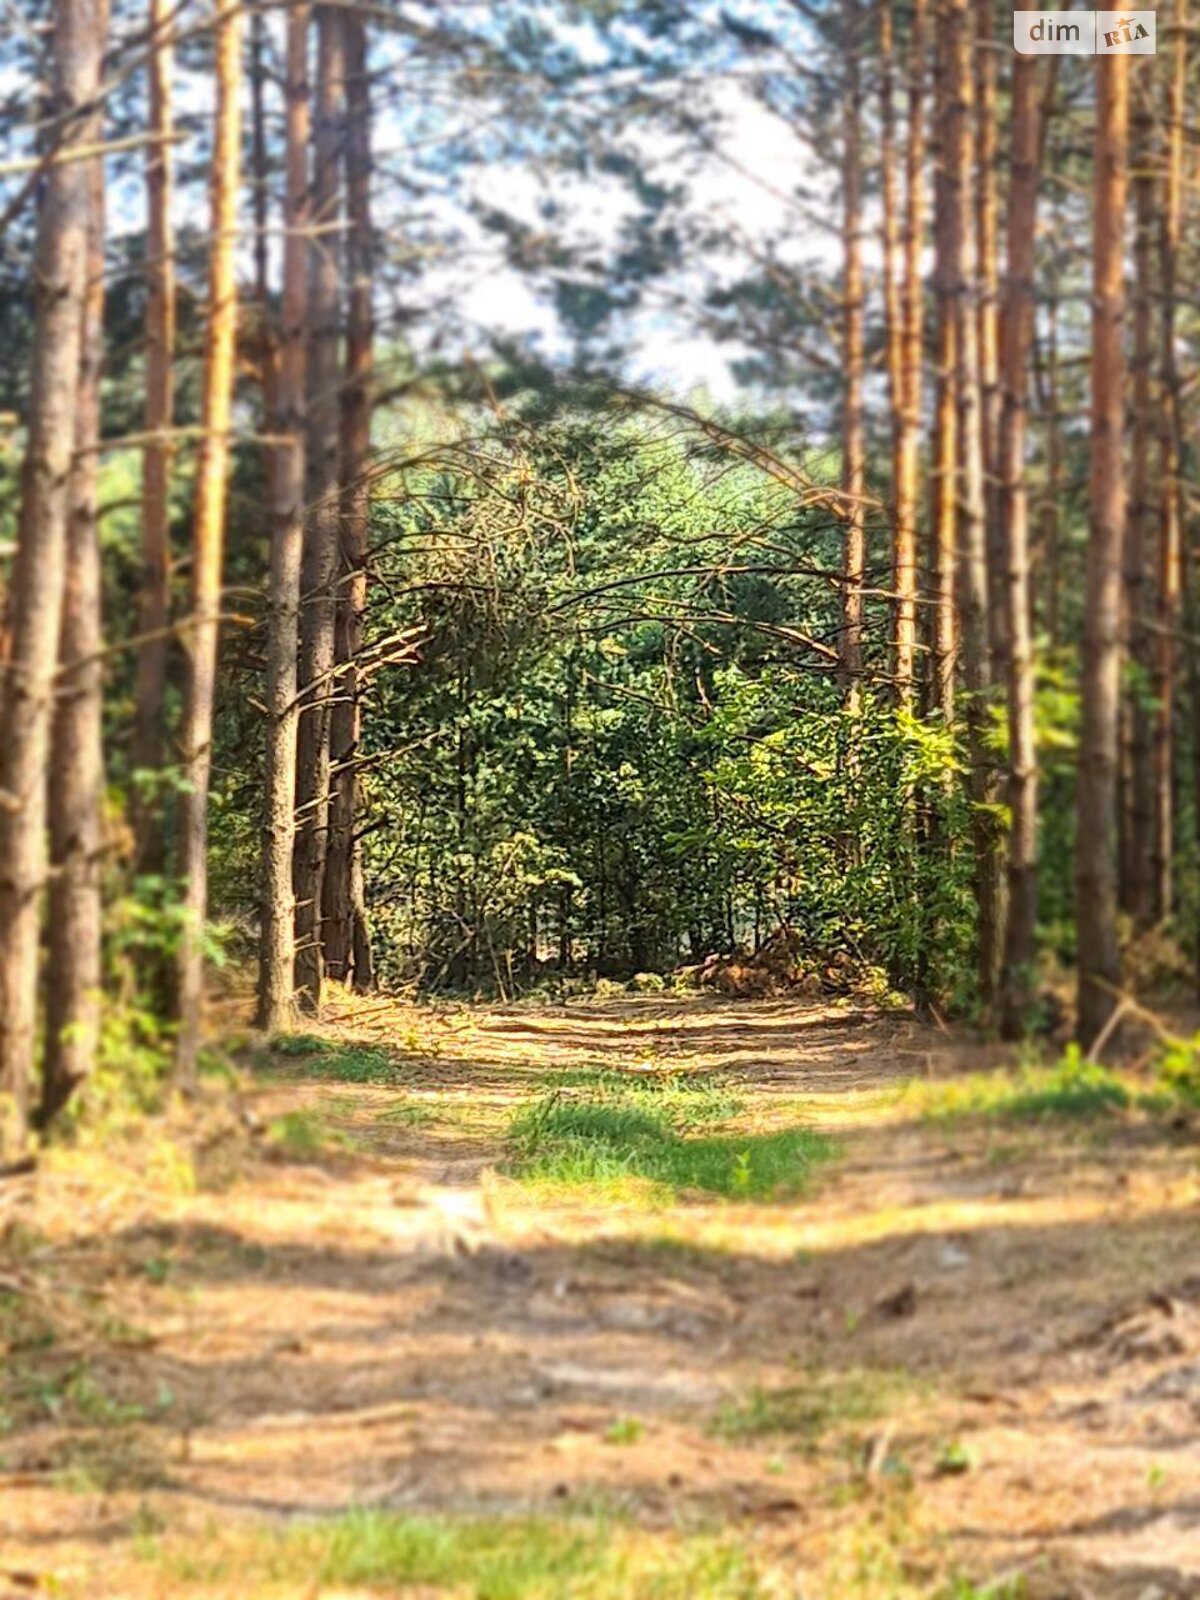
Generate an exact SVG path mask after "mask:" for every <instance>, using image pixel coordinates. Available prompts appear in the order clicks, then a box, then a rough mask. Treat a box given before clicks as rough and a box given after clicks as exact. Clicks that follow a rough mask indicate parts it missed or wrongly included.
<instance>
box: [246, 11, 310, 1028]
mask: <svg viewBox="0 0 1200 1600" xmlns="http://www.w3.org/2000/svg"><path fill="white" fill-rule="evenodd" d="M309 24H310V13H309V7H308V6H307V5H305V4H302V3H301V4H295V5H293V6H292V7H291V8H290V9H289V11H288V14H287V47H286V49H287V65H286V110H285V117H286V126H287V134H286V139H287V155H286V167H287V180H286V181H287V197H286V201H285V218H284V246H283V328H282V339H281V350H280V367H279V387H278V393H277V398H278V412H277V415H276V418H275V426H274V432H275V433H276V434H278V435H279V436H280V437H281V438H282V439H283V440H284V441H285V442H284V443H282V444H280V445H278V446H277V447H276V450H275V453H274V470H273V472H272V478H271V491H272V505H271V522H272V526H271V570H270V577H269V593H268V610H267V727H266V746H265V771H264V775H263V813H264V820H263V832H264V845H263V891H262V892H263V901H262V923H261V947H260V952H259V991H258V1020H259V1024H260V1026H261V1027H263V1028H266V1029H268V1030H269V1031H271V1032H277V1031H278V1030H279V1029H280V1028H284V1027H286V1026H287V1024H288V1023H289V1022H290V1021H291V1017H292V994H293V989H294V984H295V972H294V969H295V960H296V936H295V914H296V898H295V891H294V889H293V885H292V853H293V849H294V846H295V838H296V816H295V811H296V739H297V729H298V727H299V722H300V711H299V707H298V705H297V702H296V693H297V688H298V673H297V651H298V648H299V642H300V564H301V556H302V552H303V548H304V481H305V474H304V457H305V426H306V410H307V392H306V373H307V367H308V344H307V336H308V328H307V322H308V272H309V252H310V250H311V241H310V237H309V229H310V221H311V209H310V195H309V187H308V145H309V134H310V126H309V124H310V120H311V119H310V112H309V79H308V41H309Z"/></svg>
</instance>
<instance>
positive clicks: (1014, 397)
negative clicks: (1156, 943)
mask: <svg viewBox="0 0 1200 1600" xmlns="http://www.w3.org/2000/svg"><path fill="white" fill-rule="evenodd" d="M1037 77H1038V66H1037V57H1036V56H1026V55H1018V56H1016V57H1015V58H1014V60H1013V87H1012V167H1011V178H1010V181H1009V190H1008V260H1007V263H1006V270H1005V278H1004V305H1003V311H1002V316H1001V328H1002V344H1001V351H1000V383H1001V395H1002V407H1001V413H1000V439H999V472H1000V517H1001V527H1002V530H1003V536H1004V550H1005V585H1004V590H1003V595H1002V598H1003V603H1004V609H1005V612H1006V620H1007V632H1008V643H1009V651H1008V807H1009V813H1010V816H1011V824H1010V831H1009V841H1008V922H1007V926H1006V929H1005V945H1004V968H1003V979H1002V990H1001V1003H1000V1025H1001V1029H1002V1031H1003V1033H1004V1035H1005V1037H1006V1038H1010V1039H1011V1038H1015V1037H1017V1036H1018V1035H1019V1034H1020V1033H1021V1031H1022V1029H1024V1028H1025V1027H1027V1026H1028V1023H1029V1013H1030V1006H1031V1002H1032V998H1033V970H1034V961H1035V960H1036V957H1037V795H1038V767H1037V746H1036V743H1035V739H1034V700H1033V696H1034V651H1033V627H1032V594H1031V581H1030V570H1029V495H1028V490H1027V488H1026V469H1025V438H1026V421H1027V398H1028V392H1029V354H1030V350H1031V348H1032V344H1033V323H1034V311H1035V299H1034V271H1035V255H1036V240H1037V192H1038V166H1039V153H1040V150H1041V135H1040V131H1039V127H1038V99H1037Z"/></svg>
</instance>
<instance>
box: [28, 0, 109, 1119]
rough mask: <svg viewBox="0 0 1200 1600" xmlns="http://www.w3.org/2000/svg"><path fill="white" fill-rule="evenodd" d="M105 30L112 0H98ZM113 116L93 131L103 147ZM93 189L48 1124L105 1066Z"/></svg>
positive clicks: (92, 164)
mask: <svg viewBox="0 0 1200 1600" xmlns="http://www.w3.org/2000/svg"><path fill="white" fill-rule="evenodd" d="M95 15H96V23H97V26H98V27H99V28H101V30H105V31H106V30H107V24H108V16H107V0H96V5H95ZM103 132H104V118H103V115H102V114H101V113H100V112H99V111H97V112H96V113H95V114H94V115H93V116H92V117H90V118H89V119H88V127H87V129H86V131H85V134H84V138H85V140H86V142H87V143H88V144H99V142H100V140H101V139H102V137H103ZM87 168H88V182H89V186H90V191H91V215H90V218H89V227H88V270H87V284H86V288H85V291H84V302H83V331H82V339H81V345H80V367H79V390H78V397H77V400H76V410H75V448H76V457H75V464H74V467H73V468H72V472H71V521H70V526H69V528H68V531H67V570H66V580H65V586H64V591H63V612H62V644H61V647H60V652H59V658H60V661H61V664H62V665H61V671H60V682H59V690H58V704H57V706H56V708H55V713H54V742H53V747H52V749H51V753H50V790H49V803H50V864H51V878H50V915H49V917H48V919H47V927H46V937H47V945H48V959H47V984H46V1051H45V1060H44V1062H43V1066H42V1097H41V1106H40V1108H39V1112H38V1122H39V1124H40V1125H41V1126H45V1125H46V1124H47V1123H48V1122H49V1121H50V1120H51V1119H52V1118H53V1117H54V1115H55V1114H56V1113H57V1112H58V1111H60V1110H61V1109H62V1107H63V1106H64V1105H66V1103H67V1101H68V1100H69V1099H70V1097H71V1094H72V1093H73V1091H74V1090H75V1088H76V1086H77V1085H78V1084H80V1083H82V1082H83V1080H84V1079H85V1078H87V1077H88V1076H89V1075H90V1073H91V1071H92V1069H93V1067H94V1066H95V1064H96V1047H97V1044H98V1042H99V1036H100V935H101V902H100V880H101V848H102V841H103V827H104V811H103V808H104V735H103V704H102V700H101V696H102V692H103V686H104V673H103V669H102V667H101V659H100V649H101V645H102V643H103V636H102V629H101V621H100V595H101V574H100V537H99V533H100V530H99V522H98V520H97V515H96V485H97V479H98V476H99V461H100V457H99V451H98V448H97V447H98V444H99V440H100V378H101V370H102V367H103V361H104V162H103V160H100V159H97V160H93V161H89V162H88V163H87Z"/></svg>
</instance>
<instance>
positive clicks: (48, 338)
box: [0, 0, 104, 1155]
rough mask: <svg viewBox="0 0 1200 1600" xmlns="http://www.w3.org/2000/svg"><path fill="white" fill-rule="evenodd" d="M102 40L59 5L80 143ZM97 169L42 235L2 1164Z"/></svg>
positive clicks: (87, 13) (33, 948) (16, 1101)
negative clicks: (94, 175)
mask: <svg viewBox="0 0 1200 1600" xmlns="http://www.w3.org/2000/svg"><path fill="white" fill-rule="evenodd" d="M103 50H104V33H103V28H102V27H101V26H100V19H99V16H98V15H97V11H96V6H95V3H94V0H56V3H55V6H54V31H53V35H52V41H51V70H52V73H53V91H52V94H53V98H52V110H53V112H54V113H55V114H56V115H57V116H59V117H62V118H66V119H74V120H68V121H66V122H65V123H64V124H63V126H64V134H63V140H62V145H63V149H64V152H65V153H68V154H69V151H70V148H71V146H72V145H80V144H83V143H84V141H85V138H86V122H85V121H84V120H82V119H81V118H80V116H79V113H80V112H81V110H82V108H83V107H85V106H87V105H88V104H89V103H90V102H91V101H92V100H93V99H94V97H95V94H96V91H97V88H98V85H99V81H100V70H101V61H102V56H103ZM91 187H92V180H91V173H90V171H89V167H88V163H87V162H85V161H80V160H60V161H55V162H53V163H52V164H51V165H50V167H49V168H48V170H47V173H46V178H45V190H44V195H43V200H42V207H41V214H40V216H39V218H38V228H37V256H36V264H35V283H36V296H37V303H36V313H35V315H36V338H35V342H34V350H33V371H32V381H31V386H30V398H29V409H28V413H27V416H26V430H27V443H26V449H25V459H24V463H23V467H22V478H21V511H20V519H19V523H18V530H17V548H16V553H15V556H14V558H13V564H12V571H11V578H10V586H9V597H8V600H9V607H10V612H9V616H10V629H9V632H10V644H9V651H8V658H7V662H6V669H7V670H6V672H5V680H4V685H3V704H2V706H0V725H2V726H3V728H4V737H3V739H2V740H0V1155H3V1154H6V1153H7V1152H8V1150H12V1151H17V1152H19V1151H20V1150H21V1149H22V1148H23V1146H24V1142H25V1136H26V1124H27V1117H28V1106H29V1089H30V1083H31V1081H32V1076H33V1063H34V1040H35V1034H36V1023H37V976H38V912H39V903H40V899H41V894H42V890H43V888H44V886H45V878H46V833H45V823H46V769H47V763H48V757H49V746H50V733H51V725H52V720H53V713H54V691H55V674H56V670H57V665H58V649H59V637H60V625H61V618H62V604H63V582H64V576H65V567H66V556H67V542H68V531H69V523H70V517H71V466H72V458H73V455H74V445H75V404H76V396H77V392H78V385H79V370H80V354H81V349H82V340H83V302H84V295H85V289H86V283H87V262H88V241H89V221H90V215H91Z"/></svg>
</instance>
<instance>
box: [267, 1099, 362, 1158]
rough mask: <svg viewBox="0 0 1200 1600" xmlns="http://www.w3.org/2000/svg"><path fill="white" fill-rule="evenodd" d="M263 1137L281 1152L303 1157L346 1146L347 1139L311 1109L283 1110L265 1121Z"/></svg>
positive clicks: (343, 1148) (347, 1145)
mask: <svg viewBox="0 0 1200 1600" xmlns="http://www.w3.org/2000/svg"><path fill="white" fill-rule="evenodd" d="M267 1140H268V1142H269V1143H270V1144H272V1145H274V1147H275V1148H276V1149H277V1150H282V1151H283V1152H284V1154H285V1155H289V1156H293V1157H298V1158H301V1159H302V1158H303V1157H305V1156H317V1155H320V1154H321V1153H322V1152H323V1151H327V1150H332V1149H342V1150H345V1149H349V1148H350V1145H351V1140H350V1139H349V1138H348V1137H347V1136H346V1135H345V1134H344V1133H341V1132H339V1130H338V1129H336V1128H331V1127H330V1126H329V1124H328V1123H327V1122H326V1121H325V1119H324V1117H321V1116H319V1115H318V1114H317V1113H316V1112H314V1111H285V1112H284V1113H283V1115H282V1116H281V1117H276V1118H275V1119H274V1121H273V1122H270V1123H268V1125H267Z"/></svg>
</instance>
